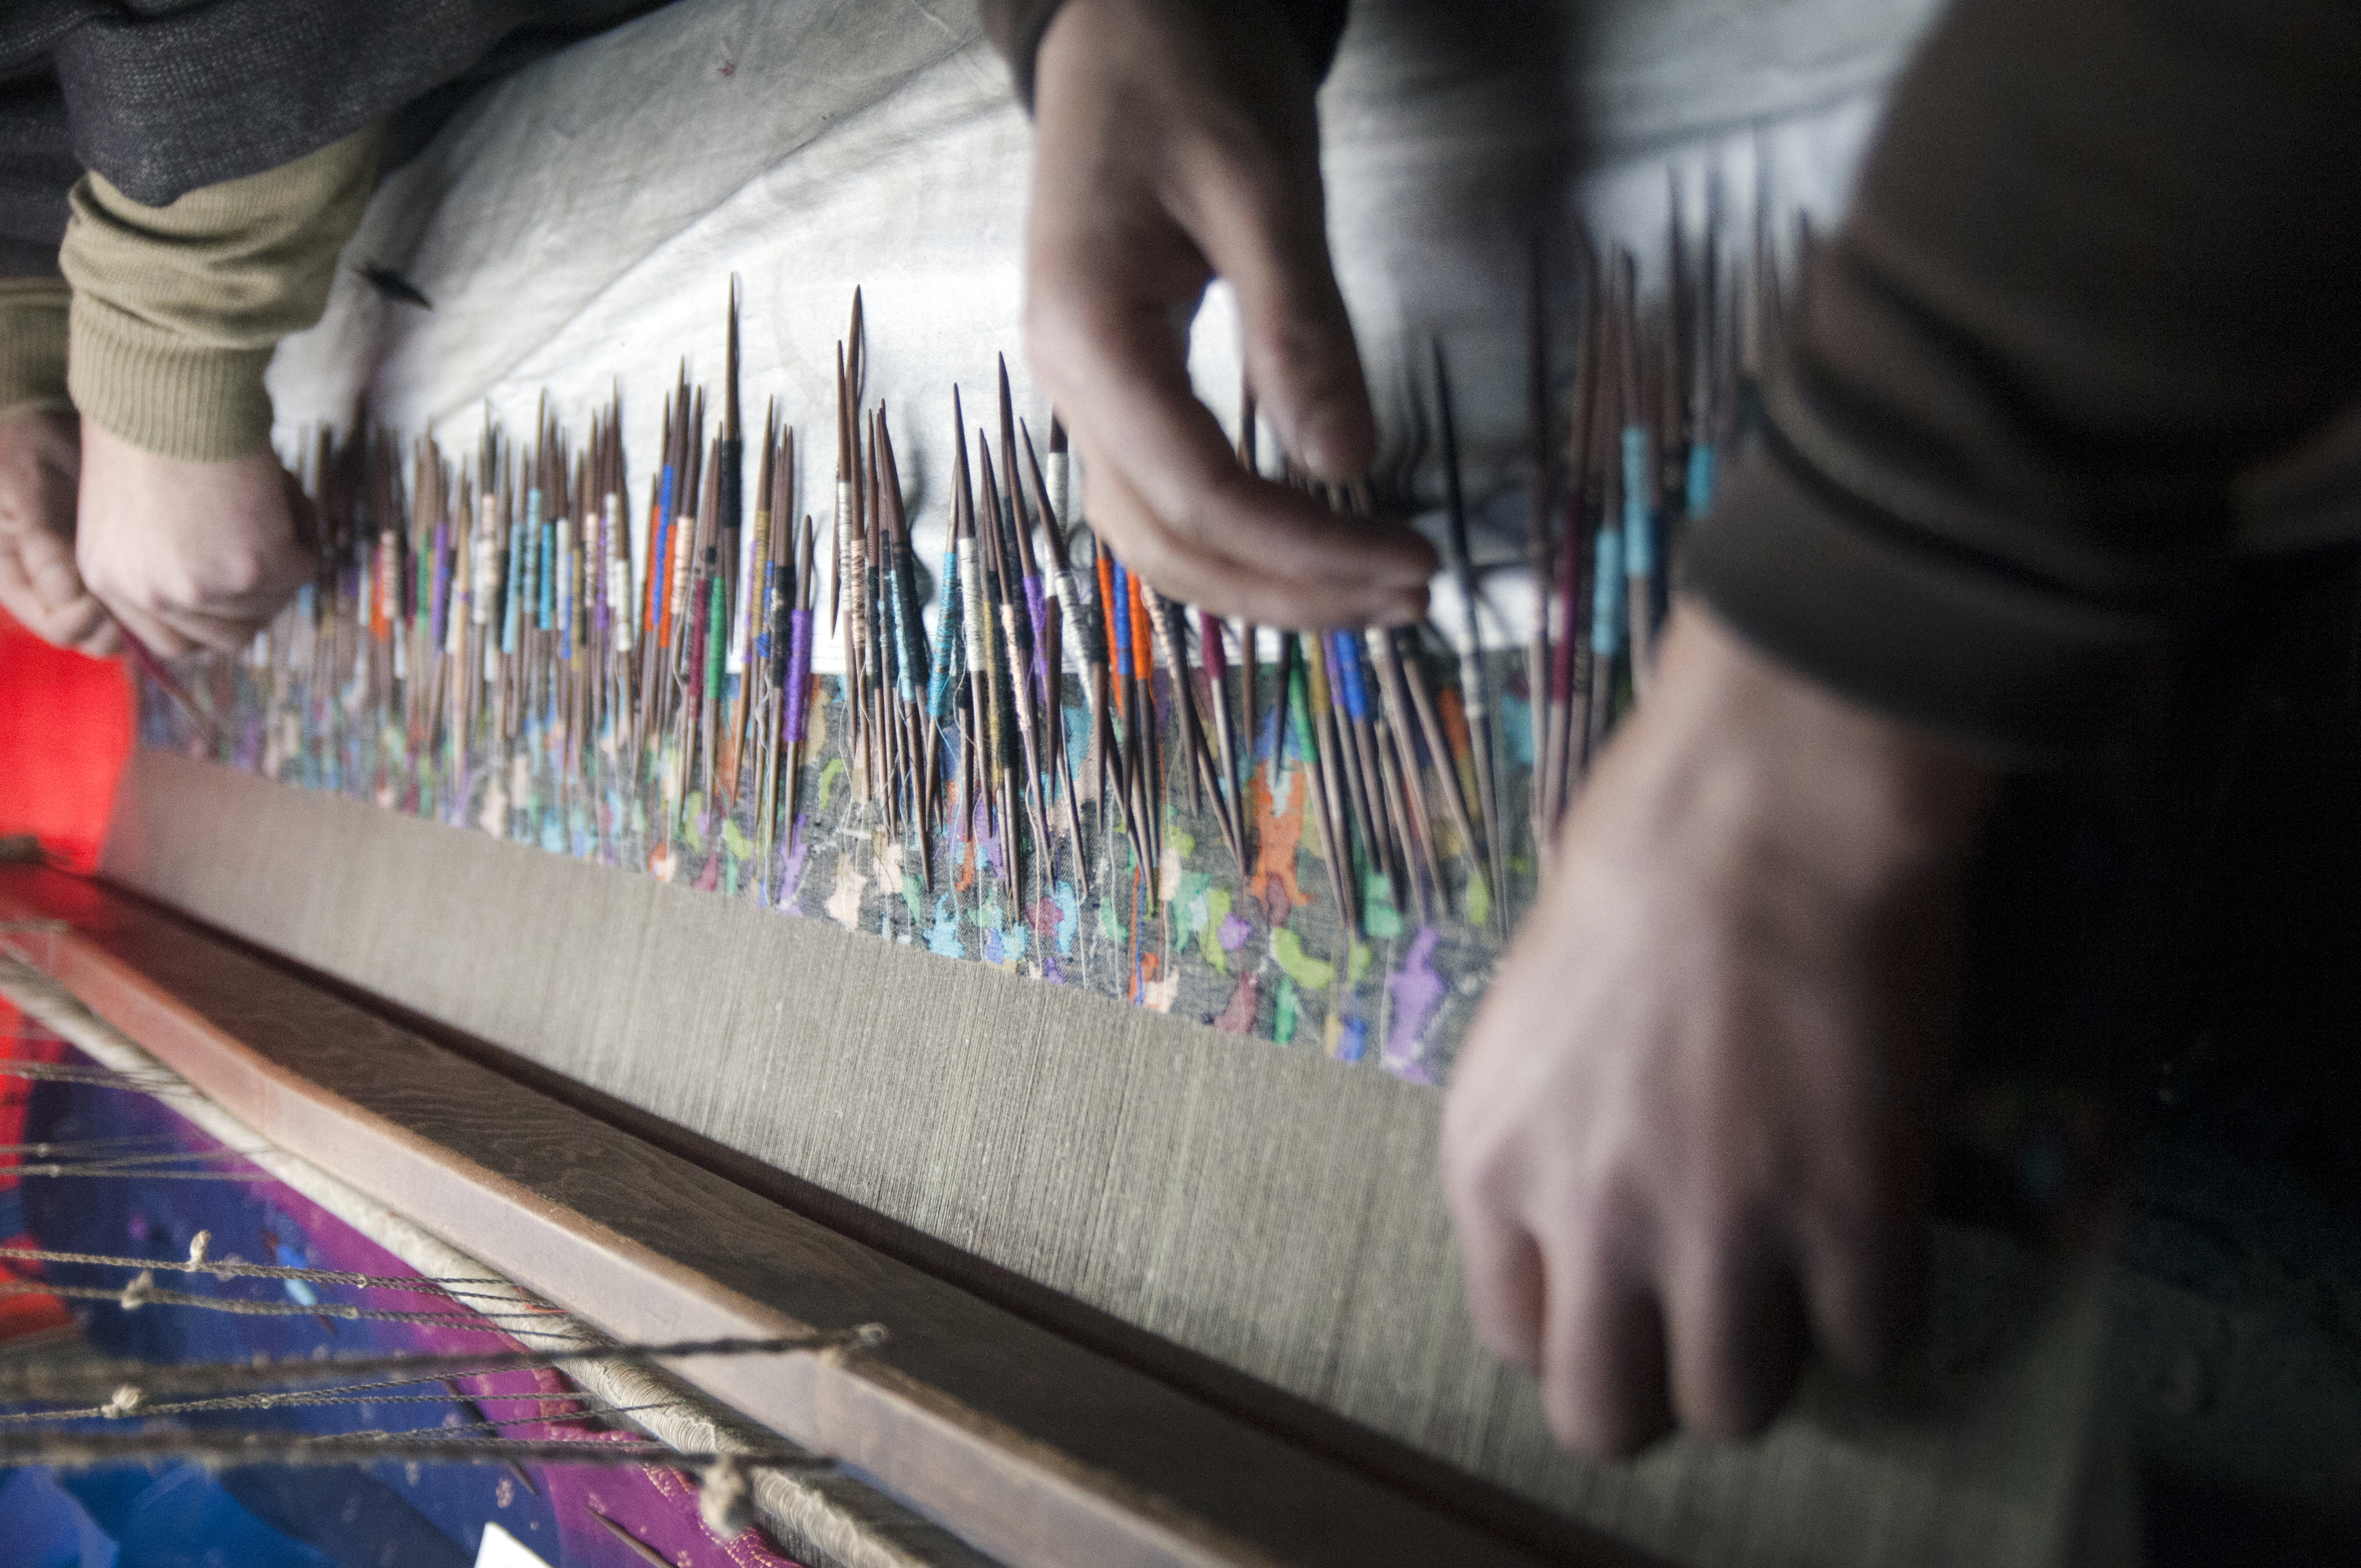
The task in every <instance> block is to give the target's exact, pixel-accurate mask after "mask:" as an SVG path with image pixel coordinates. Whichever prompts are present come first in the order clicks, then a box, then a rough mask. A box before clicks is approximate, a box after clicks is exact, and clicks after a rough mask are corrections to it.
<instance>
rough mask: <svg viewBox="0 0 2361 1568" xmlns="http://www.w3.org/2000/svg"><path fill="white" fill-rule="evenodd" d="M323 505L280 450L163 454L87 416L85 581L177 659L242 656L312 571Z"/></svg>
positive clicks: (143, 636)
mask: <svg viewBox="0 0 2361 1568" xmlns="http://www.w3.org/2000/svg"><path fill="white" fill-rule="evenodd" d="M310 505H311V503H310V502H309V501H308V500H306V499H304V496H303V493H302V489H301V488H299V487H298V486H297V484H296V482H295V479H294V477H293V476H291V474H289V473H288V472H287V470H286V469H285V468H283V467H282V466H280V462H279V459H278V458H277V457H276V456H275V455H272V454H271V453H269V452H268V451H265V452H258V453H256V454H254V455H251V456H247V457H239V458H234V459H232V460H230V461H228V462H225V463H191V462H183V461H181V460H180V459H178V458H172V457H161V456H159V455H156V454H155V453H152V452H148V451H144V450H142V449H141V448H139V447H137V446H134V445H132V444H130V443H129V442H127V441H126V440H124V439H123V438H122V437H121V436H118V435H115V434H112V433H109V432H108V431H106V430H105V429H104V427H102V426H100V425H97V424H93V422H90V421H89V420H84V421H83V422H82V495H81V521H80V530H79V534H78V538H77V541H76V549H75V554H76V558H77V559H78V560H79V562H80V564H81V567H82V580H83V581H84V582H86V583H88V584H89V585H90V591H91V592H92V593H93V594H94V595H95V596H97V598H99V600H100V601H101V602H102V603H104V605H105V607H106V609H107V610H108V611H109V612H110V613H112V614H113V615H114V616H115V619H116V620H120V621H121V622H122V623H123V625H124V627H125V628H126V630H129V631H130V632H131V634H132V635H133V636H135V637H137V638H138V639H139V640H140V641H142V642H144V643H146V644H147V645H148V648H150V649H151V650H153V651H154V652H157V653H159V654H160V655H162V656H163V657H165V658H168V659H169V658H173V657H176V656H178V655H180V654H182V653H186V652H190V651H191V650H192V649H195V648H211V649H214V650H216V651H218V652H236V651H237V650H238V649H239V648H242V647H244V646H245V645H246V644H247V642H248V641H252V639H253V637H254V634H255V633H256V632H257V631H258V630H261V628H262V627H263V626H264V625H265V624H267V623H268V622H269V620H270V618H271V617H272V616H274V615H276V614H278V613H279V609H280V606H282V605H284V604H285V603H286V602H287V600H288V599H289V598H291V597H292V596H293V594H294V592H295V590H296V589H297V588H298V587H302V584H303V582H304V580H305V579H306V578H307V577H308V576H310V575H311V571H312V555H311V552H310V551H309V550H308V549H306V548H305V547H304V544H303V543H302V542H303V540H304V538H306V537H307V536H308V533H309V521H310Z"/></svg>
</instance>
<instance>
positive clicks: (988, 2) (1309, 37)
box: [978, 0, 1350, 114]
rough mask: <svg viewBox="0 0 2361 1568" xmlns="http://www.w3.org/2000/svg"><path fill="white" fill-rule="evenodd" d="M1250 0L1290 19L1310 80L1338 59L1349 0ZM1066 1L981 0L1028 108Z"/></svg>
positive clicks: (1021, 100) (1019, 96)
mask: <svg viewBox="0 0 2361 1568" xmlns="http://www.w3.org/2000/svg"><path fill="white" fill-rule="evenodd" d="M1246 3H1247V4H1250V5H1268V6H1269V7H1271V8H1272V9H1274V10H1276V11H1277V12H1279V15H1280V16H1282V17H1284V18H1285V19H1286V22H1287V26H1288V29H1289V30H1290V32H1292V33H1293V34H1294V35H1295V41H1296V44H1297V46H1298V47H1300V48H1301V49H1302V50H1303V60H1304V63H1305V64H1306V65H1308V66H1309V67H1311V70H1312V80H1313V81H1314V82H1318V81H1320V80H1322V79H1323V78H1324V77H1325V76H1326V75H1327V74H1328V68H1329V67H1330V66H1331V65H1333V64H1334V63H1335V60H1336V45H1337V42H1338V40H1340V39H1342V38H1344V36H1345V16H1346V14H1347V12H1348V10H1349V9H1350V7H1349V4H1348V0H1246ZM1064 4H1065V0H980V3H979V5H978V9H979V10H980V11H982V13H983V30H984V32H985V33H986V34H987V35H988V36H989V37H990V38H991V39H992V41H993V44H994V47H995V48H997V49H999V50H1000V54H1001V58H1002V59H1004V60H1007V61H1008V70H1009V74H1010V75H1012V76H1014V77H1015V78H1016V101H1017V102H1018V103H1020V104H1024V105H1025V109H1026V112H1027V114H1030V113H1031V112H1032V109H1033V57H1034V56H1035V55H1036V54H1038V53H1039V52H1040V49H1041V35H1042V34H1044V33H1046V32H1048V31H1049V24H1050V22H1052V21H1053V20H1055V19H1056V17H1057V15H1058V7H1059V6H1060V5H1064Z"/></svg>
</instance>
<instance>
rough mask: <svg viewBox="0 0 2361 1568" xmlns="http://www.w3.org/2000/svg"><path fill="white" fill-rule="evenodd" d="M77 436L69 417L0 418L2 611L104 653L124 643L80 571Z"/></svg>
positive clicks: (38, 631)
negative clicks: (77, 562)
mask: <svg viewBox="0 0 2361 1568" xmlns="http://www.w3.org/2000/svg"><path fill="white" fill-rule="evenodd" d="M76 433H77V432H76V429H75V424H74V417H73V415H71V414H53V413H21V414H18V415H16V417H15V418H14V419H11V420H8V421H6V422H0V608H5V609H6V610H7V611H8V613H9V614H10V615H13V616H15V617H16V620H17V621H18V622H19V623H20V624H21V625H23V627H24V628H25V630H27V631H30V632H31V633H32V634H33V635H34V636H36V637H38V638H40V639H41V640H42V641H45V642H54V643H56V644H57V645H58V646H59V647H60V648H78V649H80V650H82V652H85V653H91V654H96V655H99V656H101V657H104V655H106V654H108V653H112V652H115V645H116V643H117V642H118V641H120V640H119V639H118V638H117V637H116V636H115V622H114V621H113V620H109V619H108V617H107V613H106V607H105V606H104V605H102V604H100V603H99V602H98V600H97V599H96V598H93V597H92V595H91V592H90V590H89V589H88V588H86V587H83V586H82V574H81V573H80V572H79V571H77V570H75V568H74V487H75V485H76V483H77V482H78V477H79V475H80V472H81V466H82V450H81V447H80V445H79V444H77V442H76V440H75V437H76Z"/></svg>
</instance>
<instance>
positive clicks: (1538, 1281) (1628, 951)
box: [1444, 605, 1992, 1456]
mask: <svg viewBox="0 0 2361 1568" xmlns="http://www.w3.org/2000/svg"><path fill="white" fill-rule="evenodd" d="M1662 652H1663V658H1664V662H1663V664H1662V665H1661V667H1660V672H1659V674H1658V675H1657V678H1656V680H1655V682H1654V685H1653V687H1652V689H1651V691H1650V695H1649V700H1648V703H1647V705H1646V706H1645V707H1642V708H1641V709H1640V711H1639V712H1638V714H1637V715H1636V716H1635V717H1634V718H1633V720H1632V722H1631V725H1630V726H1629V727H1628V728H1627V729H1626V730H1625V731H1624V732H1623V733H1622V734H1621V735H1620V737H1619V738H1618V739H1617V740H1616V741H1615V743H1614V745H1613V746H1611V747H1610V748H1609V750H1608V751H1607V753H1606V755H1605V756H1604V758H1603V759H1602V760H1601V762H1600V765H1599V768H1598V773H1597V774H1596V776H1595V777H1594V778H1593V780H1592V782H1591V784H1590V785H1589V788H1588V789H1587V792H1586V793H1585V794H1584V795H1583V796H1582V799H1581V801H1580V803H1579V804H1578V806H1576V810H1575V811H1574V813H1573V814H1572V815H1571V817H1569V818H1568V820H1567V823H1566V827H1565V832H1564V835H1563V837H1562V839H1561V840H1560V845H1559V849H1560V854H1559V857H1558V863H1557V864H1556V866H1555V867H1554V873H1553V876H1552V878H1551V881H1550V883H1549V885H1548V886H1547V887H1546V888H1545V889H1544V891H1543V902H1542V904H1541V906H1540V907H1538V908H1537V909H1535V911H1534V912H1533V915H1532V918H1531V919H1529V920H1528V921H1527V922H1526V925H1525V927H1524V930H1523V932H1522V933H1521V935H1520V936H1519V938H1518V939H1517V943H1516V947H1515V948H1514V950H1513V951H1512V952H1511V954H1510V958H1509V960H1508V963H1507V965H1506V967H1505V968H1504V969H1503V970H1502V971H1501V974H1500V977H1499V981H1498V982H1497V983H1496V984H1495V985H1494V987H1493V990H1492V993H1491V996H1490V998H1489V999H1488V1001H1487V1003H1485V1007H1484V1011H1483V1013H1482V1014H1481V1015H1480V1016H1479V1017H1478V1019H1477V1023H1476V1026H1475V1028H1474V1030H1473V1031H1472V1032H1471V1034H1470V1035H1469V1036H1468V1040H1467V1044H1466V1047H1465V1049H1464V1051H1463V1053H1462V1055H1461V1058H1460V1061H1459V1065H1458V1067H1457V1069H1456V1071H1455V1076H1454V1079H1453V1081H1452V1085H1451V1091H1450V1097H1449V1100H1448V1102H1447V1103H1446V1106H1445V1109H1444V1175H1445V1181H1446V1185H1447V1188H1448V1195H1449V1198H1450V1201H1451V1206H1452V1212H1453V1214H1454V1216H1455V1219H1456V1221H1457V1224H1458V1233H1459V1245H1460V1252H1461V1255H1462V1257H1463V1259H1464V1261H1465V1263H1466V1271H1467V1295H1468V1305H1469V1308H1470V1310H1472V1312H1473V1314H1474V1317H1475V1321H1476V1326H1477V1332H1478V1333H1479V1334H1480V1335H1481V1337H1482V1339H1483V1341H1484V1343H1486V1344H1487V1345H1488V1346H1489V1347H1490V1348H1491V1349H1492V1350H1493V1351H1495V1352H1496V1353H1498V1354H1500V1355H1502V1356H1505V1357H1507V1358H1508V1359H1510V1360H1512V1361H1515V1362H1519V1363H1521V1364H1522V1365H1525V1366H1527V1367H1530V1368H1532V1369H1533V1370H1535V1371H1537V1372H1538V1373H1539V1374H1540V1376H1541V1378H1542V1384H1543V1399H1544V1403H1545V1406H1546V1409H1547V1410H1548V1413H1549V1419H1550V1422H1551V1425H1552V1427H1553V1429H1554V1431H1556V1433H1557V1435H1558V1436H1559V1438H1560V1439H1561V1440H1562V1441H1564V1442H1566V1443H1568V1444H1570V1445H1572V1446H1574V1447H1576V1448H1580V1449H1584V1450H1586V1451H1588V1452H1590V1453H1595V1454H1598V1455H1602V1456H1605V1455H1614V1454H1620V1453H1628V1452H1630V1451H1631V1450H1632V1449H1634V1448H1636V1447H1638V1446H1640V1445H1641V1444H1642V1443H1644V1442H1648V1441H1650V1440H1651V1439H1653V1438H1654V1437H1656V1436H1657V1435H1659V1434H1660V1433H1662V1432H1663V1431H1665V1430H1667V1428H1668V1427H1669V1426H1671V1425H1672V1424H1673V1423H1674V1422H1675V1420H1677V1421H1678V1422H1679V1423H1680V1424H1682V1425H1685V1426H1686V1427H1689V1428H1691V1429H1693V1430H1696V1431H1700V1432H1702V1433H1704V1434H1707V1435H1710V1436H1719V1437H1730V1436H1736V1435H1741V1434H1744V1433H1747V1432H1750V1431H1754V1430H1755V1429H1757V1428H1759V1427H1760V1426H1761V1425H1762V1424H1763V1422H1765V1421H1767V1420H1769V1419H1770V1418H1771V1417H1772V1416H1773V1414H1774V1413H1776V1411H1777V1409H1778V1408H1779V1406H1780V1405H1781V1404H1782V1403H1784V1400H1785V1398H1786V1396H1787V1394H1788V1392H1789V1391H1790V1389H1791V1388H1792V1387H1793V1384H1794V1381H1795V1375H1796V1372H1797V1370H1798V1367H1799V1365H1800V1364H1801V1360H1802V1357H1803V1355H1804V1354H1805V1353H1806V1350H1807V1348H1809V1346H1810V1345H1811V1344H1812V1343H1813V1342H1814V1341H1815V1340H1817V1343H1818V1345H1819V1347H1820V1348H1821V1349H1822V1350H1823V1351H1824V1352H1825V1353H1827V1354H1828V1355H1830V1356H1831V1357H1832V1358H1833V1359H1834V1360H1835V1361H1836V1362H1837V1363H1838V1364H1839V1365H1844V1366H1847V1367H1850V1368H1852V1369H1855V1370H1868V1369H1871V1368H1872V1367H1874V1366H1875V1365H1878V1364H1880V1363H1881V1362H1883V1361H1884V1360H1885V1359H1886V1358H1887V1357H1888V1356H1889V1355H1890V1354H1891V1353H1892V1352H1893V1351H1894V1349H1896V1348H1897V1342H1898V1340H1899V1338H1900V1336H1901V1331H1902V1329H1903V1328H1904V1326H1905V1325H1906V1323H1907V1321H1908V1318H1909V1311H1910V1309H1911V1307H1912V1306H1913V1305H1914V1296H1915V1291H1914V1288H1913V1287H1914V1282H1915V1268H1916V1256H1917V1247H1916V1243H1917V1239H1918V1234H1919V1220H1920V1211H1921V1207H1922V1202H1923V1190H1924V1185H1925V1169H1926V1166H1927V1141H1928V1132H1929V1128H1928V1123H1929V1120H1930V1102H1931V1100H1932V1097H1933V1094H1934V1091H1935V1089H1936V1087H1937V1084H1938V1079H1939V1077H1940V1075H1941V1074H1942V1072H1943V1070H1944V1068H1945V1065H1946V1059H1947V1054H1948V1043H1949V1032H1950V1030H1951V1029H1952V1027H1953V1026H1954V1024H1955V1022H1956V1013H1957V1008H1958V984H1957V976H1956V973H1955V966H1956V961H1957V948H1958V944H1959V940H1960V936H1959V929H1958V927H1959V918H1960V915H1959V892H1958V882H1959V877H1960V872H1961V870H1962V865H1963V861H1964V860H1965V858H1966V855H1967V852H1968V850H1969V849H1970V847H1971V840H1972V839H1973V837H1974V834H1975V831H1976V827H1977V824H1978V822H1979V820H1980V817H1981V815H1982V808H1983V805H1984V802H1985V799H1986V797H1987V795H1988V794H1989V793H1990V789H1991V784H1992V780H1991V775H1990V774H1989V773H1988V772H1987V771H1986V770H1984V769H1983V768H1982V766H1981V765H1979V764H1977V763H1975V762H1972V761H1971V760H1969V759H1968V758H1966V757H1965V756H1963V755H1962V754H1960V753H1959V752H1956V751H1952V750H1950V749H1949V748H1948V747H1946V746H1944V745H1941V744H1939V743H1938V742H1936V741H1935V740H1931V739H1928V738H1927V737H1926V736H1924V735H1922V734H1920V733H1918V732H1916V731H1914V730H1911V729H1907V728H1905V727H1903V726H1901V725H1898V724H1894V723H1893V722H1890V721H1888V720H1885V719H1883V718H1877V717H1875V716H1873V715H1872V714H1870V713H1868V712H1867V711H1865V710H1863V709H1861V708H1858V707H1854V706H1852V705H1851V704H1850V703H1848V702H1845V701H1843V700H1841V699H1839V698H1838V697H1836V696H1831V695H1829V694H1828V693H1827V692H1825V691H1824V690H1822V689H1821V688H1819V687H1817V686H1816V685H1812V684H1811V683H1809V682H1807V681H1806V680H1803V679H1801V678H1799V677H1797V676H1795V675H1794V674H1789V673H1787V672H1785V671H1784V670H1781V669H1779V668H1778V667H1776V666H1774V665H1773V664H1771V663H1768V662H1767V661H1765V660H1764V659H1763V658H1762V657H1761V656H1760V655H1759V654H1756V653H1755V652H1752V650H1750V649H1748V648H1747V647H1746V646H1745V645H1744V644H1743V643H1741V642H1740V641H1738V639H1737V638H1736V637H1735V636H1733V635H1732V634H1731V633H1730V631H1728V630H1726V629H1724V628H1722V627H1721V626H1720V625H1719V623H1717V622H1716V621H1714V620H1712V619H1711V617H1710V615H1709V613H1708V612H1707V611H1705V610H1704V609H1700V608H1697V607H1696V606H1693V605H1685V606H1683V607H1682V608H1681V609H1679V610H1678V611H1677V612H1676V614H1675V618H1674V623H1673V626H1672V628H1671V635H1670V637H1669V638H1668V640H1667V641H1666V642H1665V644H1664V647H1663V650H1662Z"/></svg>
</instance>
